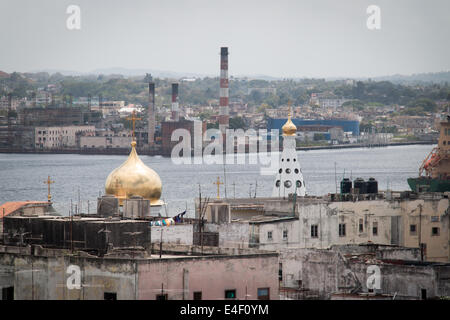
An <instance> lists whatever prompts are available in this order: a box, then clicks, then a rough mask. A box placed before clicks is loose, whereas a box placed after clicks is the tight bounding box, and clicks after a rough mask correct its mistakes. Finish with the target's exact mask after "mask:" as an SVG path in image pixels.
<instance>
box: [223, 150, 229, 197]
mask: <svg viewBox="0 0 450 320" xmlns="http://www.w3.org/2000/svg"><path fill="white" fill-rule="evenodd" d="M224 158H225V154H224ZM223 183H224V185H223V186H224V188H225V199H227V198H228V197H227V173H226V171H225V159H224V161H223Z"/></svg>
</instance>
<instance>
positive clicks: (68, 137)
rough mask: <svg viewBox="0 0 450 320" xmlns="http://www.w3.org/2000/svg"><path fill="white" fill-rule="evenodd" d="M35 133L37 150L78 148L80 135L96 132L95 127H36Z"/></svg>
mask: <svg viewBox="0 0 450 320" xmlns="http://www.w3.org/2000/svg"><path fill="white" fill-rule="evenodd" d="M34 131H35V146H36V148H37V149H63V148H78V147H79V145H80V135H81V134H82V133H85V132H90V133H93V132H95V126H92V125H90V126H51V127H35V129H34Z"/></svg>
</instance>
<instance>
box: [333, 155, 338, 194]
mask: <svg viewBox="0 0 450 320" xmlns="http://www.w3.org/2000/svg"><path fill="white" fill-rule="evenodd" d="M334 186H335V187H336V194H337V193H338V192H337V176H336V161H335V162H334Z"/></svg>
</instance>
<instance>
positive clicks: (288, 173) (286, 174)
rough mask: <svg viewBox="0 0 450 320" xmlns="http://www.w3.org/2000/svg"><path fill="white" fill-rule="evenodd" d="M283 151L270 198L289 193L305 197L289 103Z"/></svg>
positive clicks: (284, 129)
mask: <svg viewBox="0 0 450 320" xmlns="http://www.w3.org/2000/svg"><path fill="white" fill-rule="evenodd" d="M282 130H283V151H282V152H281V156H280V160H279V164H280V166H279V169H278V171H277V173H276V176H275V177H276V178H275V182H274V186H273V191H272V197H288V196H289V194H291V193H297V195H298V196H305V194H306V188H305V181H304V180H303V174H302V168H301V166H300V162H299V161H298V159H297V151H296V149H295V148H296V141H295V136H296V132H297V127H296V126H295V125H294V123H292V121H291V105H290V102H289V115H288V120H287V121H286V123H285V124H284V126H283V128H282Z"/></svg>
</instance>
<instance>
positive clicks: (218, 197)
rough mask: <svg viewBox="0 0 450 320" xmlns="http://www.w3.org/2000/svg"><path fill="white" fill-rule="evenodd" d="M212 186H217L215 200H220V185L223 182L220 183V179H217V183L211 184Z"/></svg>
mask: <svg viewBox="0 0 450 320" xmlns="http://www.w3.org/2000/svg"><path fill="white" fill-rule="evenodd" d="M213 184H215V185H217V199H220V185H221V184H223V182H221V181H220V178H219V177H217V181H216V182H213Z"/></svg>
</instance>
